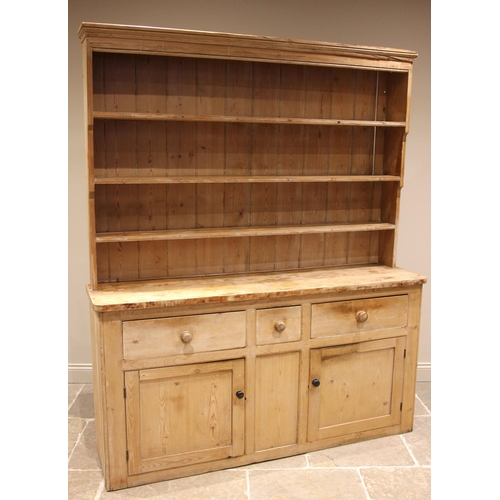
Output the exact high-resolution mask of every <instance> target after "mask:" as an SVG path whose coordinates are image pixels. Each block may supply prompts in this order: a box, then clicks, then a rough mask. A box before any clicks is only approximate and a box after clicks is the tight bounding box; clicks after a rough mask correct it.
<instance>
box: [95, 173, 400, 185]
mask: <svg viewBox="0 0 500 500" xmlns="http://www.w3.org/2000/svg"><path fill="white" fill-rule="evenodd" d="M400 181H401V177H400V176H397V175H254V176H252V175H250V176H243V175H238V176H232V175H213V176H202V175H199V176H184V177H181V176H172V177H166V176H163V177H96V178H95V179H94V183H95V184H111V185H115V184H118V185H120V184H247V183H248V184H250V183H266V182H267V183H287V182H299V183H305V182H400Z"/></svg>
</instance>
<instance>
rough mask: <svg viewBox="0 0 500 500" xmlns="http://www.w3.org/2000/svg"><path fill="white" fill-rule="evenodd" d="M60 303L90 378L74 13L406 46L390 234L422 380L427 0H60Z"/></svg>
mask: <svg viewBox="0 0 500 500" xmlns="http://www.w3.org/2000/svg"><path fill="white" fill-rule="evenodd" d="M68 8H69V11H68V21H69V22H68V56H69V60H68V70H69V76H68V78H69V80H68V82H69V91H68V109H69V118H68V126H69V130H68V138H69V174H68V178H69V183H68V186H69V187H68V189H69V193H68V194H69V197H68V203H69V211H68V217H69V224H68V236H69V241H68V246H69V287H68V299H69V312H68V329H69V331H68V334H69V341H68V348H69V352H68V363H69V381H70V382H90V380H91V378H90V364H91V354H90V334H89V328H90V327H89V313H88V302H87V297H86V294H85V285H86V283H87V282H88V276H89V266H88V257H87V204H86V174H85V168H86V166H85V151H84V129H83V85H82V69H81V68H82V63H81V47H80V42H79V40H78V37H77V35H76V33H77V30H78V27H79V25H80V23H81V22H83V21H88V22H91V21H92V22H102V23H117V24H135V25H144V26H161V27H168V28H182V29H195V30H205V31H226V32H231V33H245V34H253V35H268V36H279V37H287V38H301V39H312V40H323V41H330V42H340V43H349V44H359V45H378V46H385V47H394V48H402V49H410V50H415V51H416V52H418V53H419V57H418V58H417V60H416V62H415V66H414V79H413V100H412V108H411V123H410V135H409V136H408V141H407V158H406V172H405V187H404V190H403V196H402V202H401V213H400V231H399V242H398V257H397V262H398V267H404V268H406V269H409V270H411V271H415V272H418V273H421V274H424V275H426V276H427V277H428V283H427V285H425V289H424V298H423V304H422V306H423V310H422V327H421V341H420V351H419V380H430V361H431V352H430V351H431V320H430V307H431V301H430V297H431V280H430V267H431V265H430V255H431V251H430V234H431V227H430V178H431V172H430V170H431V165H430V162H431V151H430V142H431V141H430V133H431V132H430V122H431V116H430V115H431V111H430V103H431V96H430V71H431V69H430V68H431V46H430V43H431V42H430V38H431V26H430V25H431V22H430V21H431V19H430V17H431V2H430V0H378V1H377V2H373V1H370V0H253V1H247V0H244V1H243V0H212V1H210V0H183V1H178V0H140V1H139V0H136V1H133V0H128V1H125V0H124V1H120V2H117V1H116V0H115V1H113V0H85V1H84V0H69V3H68Z"/></svg>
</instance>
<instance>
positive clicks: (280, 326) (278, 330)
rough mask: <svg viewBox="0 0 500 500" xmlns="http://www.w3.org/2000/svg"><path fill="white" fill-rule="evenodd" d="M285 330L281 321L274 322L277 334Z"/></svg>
mask: <svg viewBox="0 0 500 500" xmlns="http://www.w3.org/2000/svg"><path fill="white" fill-rule="evenodd" d="M285 328H286V325H285V323H284V322H283V321H276V323H274V329H275V330H276V331H277V332H279V333H281V332H282V331H283V330H284V329H285Z"/></svg>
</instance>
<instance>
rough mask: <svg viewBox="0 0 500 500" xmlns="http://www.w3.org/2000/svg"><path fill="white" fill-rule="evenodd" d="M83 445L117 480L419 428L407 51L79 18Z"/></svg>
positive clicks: (133, 481) (170, 474) (187, 471)
mask: <svg viewBox="0 0 500 500" xmlns="http://www.w3.org/2000/svg"><path fill="white" fill-rule="evenodd" d="M78 35H79V37H80V40H81V42H82V45H83V59H84V79H85V109H86V115H85V120H86V144H87V160H88V161H87V163H88V200H89V205H88V207H89V245H90V252H89V254H90V262H91V266H90V268H91V277H90V284H89V286H88V295H89V298H90V304H91V316H92V321H91V324H92V360H93V361H92V362H93V385H94V395H95V396H94V397H95V417H96V432H97V446H98V451H99V456H100V459H101V463H102V469H103V474H104V477H105V485H106V488H107V489H108V490H116V489H121V488H126V487H131V486H136V485H140V484H146V483H150V482H154V481H162V480H166V479H171V478H177V477H182V476H188V475H193V474H199V473H203V472H207V471H213V470H217V469H223V468H228V467H237V466H240V465H245V464H250V463H253V462H259V461H264V460H270V459H276V458H280V457H286V456H291V455H295V454H300V453H306V452H310V451H313V450H319V449H322V448H327V447H332V446H337V445H341V444H345V443H352V442H355V441H361V440H366V439H372V438H376V437H380V436H387V435H391V434H399V433H404V432H408V431H411V430H412V426H413V412H414V394H415V379H416V367H417V352H418V335H419V321H420V303H421V293H422V285H423V284H424V283H425V281H426V279H425V277H423V276H421V275H418V274H415V273H413V272H409V271H406V270H403V269H399V268H397V267H396V260H395V255H396V239H397V231H398V214H399V201H400V193H401V189H402V187H403V173H404V155H405V144H406V136H407V133H408V130H409V108H410V95H411V75H412V64H413V61H414V59H415V57H416V56H417V54H416V53H415V52H412V51H408V50H398V49H389V48H376V47H365V46H350V45H343V44H334V43H323V42H313V41H303V40H291V39H279V38H270V37H261V36H249V35H235V34H227V33H214V32H200V31H185V30H172V29H165V28H148V27H134V26H122V25H107V24H95V23H83V24H82V25H81V27H80V30H79V33H78Z"/></svg>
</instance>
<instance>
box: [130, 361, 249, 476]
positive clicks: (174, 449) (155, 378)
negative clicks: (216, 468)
mask: <svg viewBox="0 0 500 500" xmlns="http://www.w3.org/2000/svg"><path fill="white" fill-rule="evenodd" d="M125 383H126V391H127V393H126V394H127V399H126V411H127V437H128V447H129V450H128V451H129V463H128V466H129V473H130V474H140V473H143V472H150V471H154V470H160V469H168V468H173V467H179V466H181V465H191V464H194V463H200V462H208V461H212V460H217V459H223V458H227V457H231V456H237V455H241V454H243V451H244V441H243V437H244V431H243V427H244V398H241V399H240V398H238V397H237V396H236V393H237V392H238V391H242V392H243V391H244V361H243V360H234V361H221V362H215V363H204V364H198V365H188V366H177V367H169V368H159V369H153V370H141V371H134V372H127V373H126V374H125Z"/></svg>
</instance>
